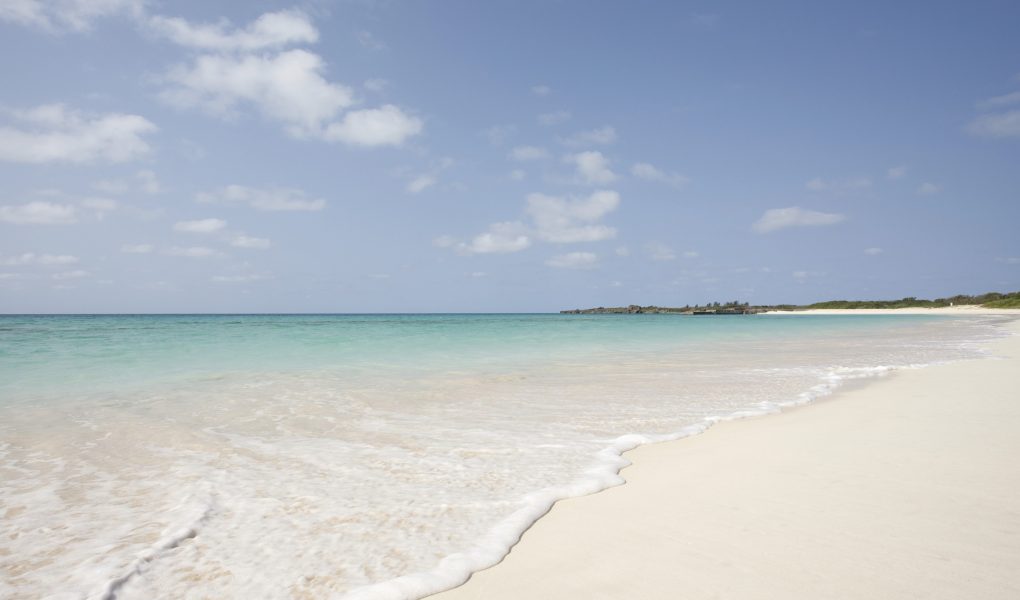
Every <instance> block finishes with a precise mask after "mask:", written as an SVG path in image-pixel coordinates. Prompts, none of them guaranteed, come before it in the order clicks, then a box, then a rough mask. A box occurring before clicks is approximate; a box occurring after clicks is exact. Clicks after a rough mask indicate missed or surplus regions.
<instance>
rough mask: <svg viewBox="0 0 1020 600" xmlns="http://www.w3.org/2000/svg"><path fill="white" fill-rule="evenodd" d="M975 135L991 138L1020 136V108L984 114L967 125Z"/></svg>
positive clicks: (968, 129)
mask: <svg viewBox="0 0 1020 600" xmlns="http://www.w3.org/2000/svg"><path fill="white" fill-rule="evenodd" d="M967 131H969V132H970V133H971V134H973V135H977V136H981V137H990V138H1005V137H1018V136H1020V110H1010V111H1006V112H1001V113H995V114H991V115H982V116H980V117H978V118H976V119H974V120H973V121H971V122H970V124H969V125H968V126H967Z"/></svg>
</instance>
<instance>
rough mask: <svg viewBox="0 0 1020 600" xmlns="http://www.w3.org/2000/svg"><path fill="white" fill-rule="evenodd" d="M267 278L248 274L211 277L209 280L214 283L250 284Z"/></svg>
mask: <svg viewBox="0 0 1020 600" xmlns="http://www.w3.org/2000/svg"><path fill="white" fill-rule="evenodd" d="M268 278H269V277H268V276H266V275H259V274H256V273H249V274H245V275H213V276H212V278H211V280H212V281H214V282H216V283H251V282H253V281H261V280H263V279H268Z"/></svg>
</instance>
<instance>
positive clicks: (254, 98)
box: [161, 49, 424, 147]
mask: <svg viewBox="0 0 1020 600" xmlns="http://www.w3.org/2000/svg"><path fill="white" fill-rule="evenodd" d="M324 70H325V63H324V62H323V60H322V58H320V57H319V56H318V55H316V54H313V53H311V52H308V51H306V50H297V49H296V50H288V51H285V52H281V53H279V54H276V55H257V56H256V55H245V56H239V57H237V56H226V55H204V56H199V57H198V58H196V59H195V61H194V63H193V64H191V65H179V66H177V67H175V68H173V69H171V70H170V72H169V73H167V75H166V76H165V77H164V81H165V82H166V83H168V84H169V87H168V88H167V89H165V90H164V91H163V92H162V93H161V97H162V98H163V99H164V100H166V101H167V102H169V103H171V104H173V105H176V106H180V107H184V108H191V107H199V108H203V109H205V110H207V111H209V112H212V113H213V114H218V115H223V116H228V117H229V116H232V115H233V114H235V113H236V112H237V109H238V107H239V106H240V105H243V104H250V105H252V106H254V107H256V108H257V109H258V110H259V111H260V112H261V113H262V114H263V116H265V117H267V118H269V119H273V120H276V121H280V122H281V123H283V124H284V129H285V130H286V131H287V132H288V133H289V134H290V135H292V136H294V137H298V138H305V137H317V138H320V139H323V140H326V141H338V142H343V143H346V144H350V145H353V146H366V147H373V146H399V145H402V144H403V143H404V142H405V141H406V140H407V139H408V138H409V137H411V136H414V135H418V134H419V133H421V131H422V129H423V127H424V125H423V123H422V121H421V119H418V118H417V117H414V116H411V115H408V114H407V113H405V112H404V111H402V110H401V109H400V108H398V107H396V106H394V105H392V104H386V105H384V106H381V107H379V108H367V109H360V110H355V111H351V112H348V113H346V114H344V115H343V118H340V119H339V120H337V119H338V118H339V115H340V113H341V112H342V111H343V110H345V109H347V108H349V107H350V106H352V105H353V104H354V95H353V92H352V91H351V89H350V88H348V87H346V86H344V85H340V84H337V83H330V82H329V81H326V79H325V78H323V76H322V73H323V71H324Z"/></svg>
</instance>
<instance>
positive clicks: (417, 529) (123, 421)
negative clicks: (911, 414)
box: [0, 315, 999, 599]
mask: <svg viewBox="0 0 1020 600" xmlns="http://www.w3.org/2000/svg"><path fill="white" fill-rule="evenodd" d="M995 323H996V319H995V318H951V317H926V316H809V317H805V316H795V317H784V316H772V315H769V316H753V317H752V316H748V317H734V316H728V317H683V316H677V315H595V316H585V315H368V316H365V315H301V316H295V315H279V316H278V315H259V316H233V315H217V316H59V317H55V316H46V317H37V316H36V317H32V316H28V317H22V316H6V317H0V481H2V486H0V515H2V517H3V518H2V519H0V574H2V577H0V596H2V597H5V598H6V597H11V598H40V597H53V598H113V597H116V598H127V599H130V598H191V597H195V598H198V597H216V598H258V597H297V598H301V597H308V598H323V597H342V596H345V595H346V596H351V597H366V598H413V597H420V596H421V595H424V594H426V593H428V592H431V591H436V590H438V589H441V588H443V587H448V586H450V585H452V584H454V583H456V582H457V581H458V580H459V579H462V578H463V577H465V576H466V575H467V574H468V573H469V572H470V571H471V570H474V569H478V568H482V567H484V566H487V565H488V564H491V563H492V562H493V561H495V560H498V559H499V557H501V556H502V555H503V553H505V551H506V549H507V547H508V546H509V545H510V544H512V543H513V542H514V540H515V539H516V537H517V536H518V535H519V534H520V532H521V531H522V530H523V529H524V528H526V527H527V525H528V524H530V522H531V521H533V520H534V518H536V517H538V516H539V515H541V514H542V513H543V512H544V511H545V510H546V509H547V508H548V506H549V504H550V503H551V502H552V501H554V500H555V499H556V498H560V497H564V496H568V495H577V494H581V493H590V492H592V491H596V490H598V489H602V488H604V487H607V486H609V485H613V484H615V483H619V481H620V479H619V478H618V476H616V474H615V473H616V471H617V470H618V469H619V468H620V466H621V465H622V464H625V463H624V462H623V461H622V459H621V458H620V457H619V453H620V451H622V450H625V449H626V448H628V447H632V446H633V445H635V444H638V443H642V442H644V441H649V440H656V439H667V438H669V437H676V436H678V435H684V434H689V433H693V432H696V431H699V430H701V429H703V428H704V427H705V426H706V425H707V424H708V423H711V422H712V421H714V420H717V419H719V418H722V417H726V416H732V415H741V414H756V413H761V412H768V411H772V410H776V409H777V408H778V407H779V406H782V405H784V404H790V403H797V402H803V401H809V400H810V399H812V398H813V397H817V396H819V395H824V394H826V393H829V392H831V390H832V389H834V388H835V387H836V386H838V385H839V383H840V382H841V381H845V380H846V379H849V378H857V377H866V376H872V375H878V374H882V373H885V372H887V371H888V370H889V369H891V368H902V367H917V366H923V365H927V364H931V363H934V362H940V361H946V360H957V359H963V358H971V357H975V356H979V355H980V353H981V351H980V346H981V344H982V342H984V341H985V340H987V339H989V338H991V337H994V336H996V335H999V330H998V329H997V328H996V327H995ZM692 485H695V483H693V482H692Z"/></svg>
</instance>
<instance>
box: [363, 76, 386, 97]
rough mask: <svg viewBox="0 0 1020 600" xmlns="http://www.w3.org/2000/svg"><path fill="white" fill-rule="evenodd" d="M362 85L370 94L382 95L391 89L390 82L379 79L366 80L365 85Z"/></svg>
mask: <svg viewBox="0 0 1020 600" xmlns="http://www.w3.org/2000/svg"><path fill="white" fill-rule="evenodd" d="M361 85H363V86H364V87H365V89H366V90H368V91H370V92H375V93H377V94H381V93H382V92H385V91H386V88H387V87H389V85H390V82H389V81H386V80H385V79H380V78H378V77H377V78H375V79H366V80H365V83H363V84H361Z"/></svg>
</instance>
